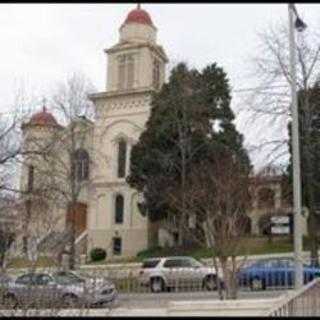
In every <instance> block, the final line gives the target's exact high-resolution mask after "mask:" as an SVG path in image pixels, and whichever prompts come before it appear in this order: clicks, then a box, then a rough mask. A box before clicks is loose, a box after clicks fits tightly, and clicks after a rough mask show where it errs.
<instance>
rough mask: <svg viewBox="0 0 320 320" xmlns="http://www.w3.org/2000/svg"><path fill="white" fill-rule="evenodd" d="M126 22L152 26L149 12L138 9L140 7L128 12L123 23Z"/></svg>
mask: <svg viewBox="0 0 320 320" xmlns="http://www.w3.org/2000/svg"><path fill="white" fill-rule="evenodd" d="M127 23H141V24H147V25H150V26H153V23H152V20H151V18H150V15H149V13H148V12H147V11H145V10H143V9H140V7H138V8H137V9H134V10H132V11H130V12H129V14H128V16H127V19H126V20H125V22H124V24H127Z"/></svg>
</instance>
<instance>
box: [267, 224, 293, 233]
mask: <svg viewBox="0 0 320 320" xmlns="http://www.w3.org/2000/svg"><path fill="white" fill-rule="evenodd" d="M271 232H272V234H289V233H290V228H289V226H288V227H286V226H275V227H271Z"/></svg>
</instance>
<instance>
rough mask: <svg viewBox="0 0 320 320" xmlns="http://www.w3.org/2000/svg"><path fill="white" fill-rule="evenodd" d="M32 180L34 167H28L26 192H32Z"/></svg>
mask: <svg viewBox="0 0 320 320" xmlns="http://www.w3.org/2000/svg"><path fill="white" fill-rule="evenodd" d="M33 178H34V166H29V168H28V191H29V192H32V190H33Z"/></svg>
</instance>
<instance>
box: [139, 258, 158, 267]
mask: <svg viewBox="0 0 320 320" xmlns="http://www.w3.org/2000/svg"><path fill="white" fill-rule="evenodd" d="M159 262H160V259H152V260H145V261H144V262H143V264H142V268H143V269H148V268H155V267H156V266H157V265H158V264H159Z"/></svg>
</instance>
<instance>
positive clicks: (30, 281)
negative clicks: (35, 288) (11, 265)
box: [16, 273, 34, 285]
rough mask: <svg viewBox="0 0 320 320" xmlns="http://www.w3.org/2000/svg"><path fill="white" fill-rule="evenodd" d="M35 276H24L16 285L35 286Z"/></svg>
mask: <svg viewBox="0 0 320 320" xmlns="http://www.w3.org/2000/svg"><path fill="white" fill-rule="evenodd" d="M33 280H34V279H33V274H31V273H30V274H24V275H22V276H20V277H18V278H17V280H16V283H17V284H24V285H32V284H34V281H33Z"/></svg>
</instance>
